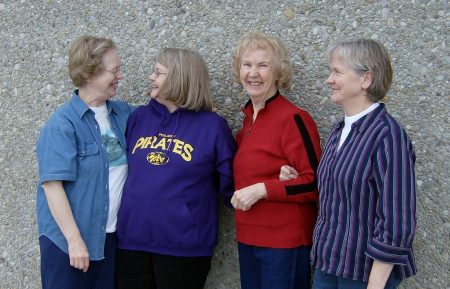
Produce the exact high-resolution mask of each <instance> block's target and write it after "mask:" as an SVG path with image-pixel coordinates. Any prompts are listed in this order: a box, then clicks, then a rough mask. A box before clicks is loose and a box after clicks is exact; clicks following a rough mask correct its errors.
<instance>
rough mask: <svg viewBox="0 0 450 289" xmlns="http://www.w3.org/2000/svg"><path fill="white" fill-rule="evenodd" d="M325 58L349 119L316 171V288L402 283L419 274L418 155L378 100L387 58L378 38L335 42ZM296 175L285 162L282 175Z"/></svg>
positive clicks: (334, 94)
mask: <svg viewBox="0 0 450 289" xmlns="http://www.w3.org/2000/svg"><path fill="white" fill-rule="evenodd" d="M328 61H329V64H330V70H331V71H330V75H329V77H328V78H327V80H326V83H327V84H328V85H329V86H330V88H331V97H330V98H331V101H332V102H334V103H335V104H337V105H338V106H339V107H340V108H341V109H342V110H343V112H344V114H345V116H344V119H343V120H342V121H340V122H339V123H337V124H336V125H335V126H334V127H333V129H332V132H331V135H330V137H329V139H328V142H327V144H326V145H325V150H324V154H323V156H322V159H321V161H320V164H319V168H318V173H317V174H318V187H319V199H320V208H319V216H318V219H317V223H316V226H315V229H314V237H313V248H312V251H311V262H312V264H313V266H314V267H315V274H314V279H313V288H314V289H323V288H326V289H332V288H345V289H350V288H368V289H378V288H397V286H398V284H399V283H400V281H401V280H402V279H403V278H405V277H410V276H412V275H414V274H415V273H416V266H415V260H414V255H413V249H412V243H413V239H414V234H415V230H416V189H415V175H414V162H415V154H414V150H413V147H412V143H411V141H410V139H409V138H408V136H407V134H406V132H405V130H404V129H403V128H402V127H401V126H400V125H399V124H398V122H397V121H396V120H395V119H394V118H393V117H392V116H391V115H389V114H388V112H387V110H386V107H385V105H384V104H382V103H380V100H381V99H383V98H384V96H385V95H386V93H387V92H388V90H389V88H390V85H391V82H392V67H391V64H390V57H389V54H388V52H387V51H386V49H385V48H384V47H383V46H382V45H381V44H380V43H378V42H377V41H374V40H369V39H359V40H355V41H346V42H341V43H339V44H337V45H336V46H334V47H333V48H332V49H331V50H330V52H329V54H328ZM295 177H296V171H295V170H294V169H292V168H291V167H288V166H284V167H282V169H281V173H280V179H282V180H288V179H292V178H295Z"/></svg>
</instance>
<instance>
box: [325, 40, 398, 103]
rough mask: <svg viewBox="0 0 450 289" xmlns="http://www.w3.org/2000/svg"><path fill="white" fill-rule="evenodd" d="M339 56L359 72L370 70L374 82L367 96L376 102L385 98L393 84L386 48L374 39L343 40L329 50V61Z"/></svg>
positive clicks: (389, 59)
mask: <svg viewBox="0 0 450 289" xmlns="http://www.w3.org/2000/svg"><path fill="white" fill-rule="evenodd" d="M333 57H339V58H340V59H341V60H342V61H344V62H345V63H346V64H347V65H348V67H349V68H351V69H353V70H354V71H355V72H357V73H365V72H370V73H371V74H372V83H371V84H370V86H369V88H368V89H367V97H368V98H369V99H370V100H371V101H374V102H377V101H379V100H381V99H383V98H384V97H385V96H386V94H387V92H388V91H389V88H390V87H391V84H392V66H391V58H390V56H389V53H388V52H387V50H386V48H385V47H384V46H383V45H382V44H381V43H379V42H378V41H376V40H373V39H357V40H350V41H342V42H339V43H338V44H336V45H335V46H333V47H332V48H331V49H330V50H329V52H328V61H329V62H331V60H332V59H333Z"/></svg>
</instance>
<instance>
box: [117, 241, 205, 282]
mask: <svg viewBox="0 0 450 289" xmlns="http://www.w3.org/2000/svg"><path fill="white" fill-rule="evenodd" d="M116 258H117V267H116V270H117V274H116V276H117V289H155V288H158V289H202V288H203V287H204V285H205V282H206V278H207V277H208V273H209V270H210V269H211V257H210V256H206V257H203V256H202V257H177V256H168V255H160V254H153V253H147V252H142V251H130V250H121V249H119V250H118V252H117V257H116Z"/></svg>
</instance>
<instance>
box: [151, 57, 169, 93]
mask: <svg viewBox="0 0 450 289" xmlns="http://www.w3.org/2000/svg"><path fill="white" fill-rule="evenodd" d="M167 73H168V69H167V67H165V66H164V65H162V64H161V63H159V62H156V64H155V69H154V71H153V72H152V74H150V76H149V79H150V83H151V89H152V91H151V92H150V97H151V98H153V99H156V100H159V99H160V98H161V96H160V95H159V89H160V87H161V86H162V85H163V84H164V82H165V81H166V78H167Z"/></svg>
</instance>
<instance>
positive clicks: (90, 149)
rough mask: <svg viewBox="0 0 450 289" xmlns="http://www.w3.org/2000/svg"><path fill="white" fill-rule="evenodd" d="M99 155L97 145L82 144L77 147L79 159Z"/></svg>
mask: <svg viewBox="0 0 450 289" xmlns="http://www.w3.org/2000/svg"><path fill="white" fill-rule="evenodd" d="M96 153H98V146H97V144H96V143H90V144H80V145H79V146H78V147H77V157H87V156H91V155H95V154H96Z"/></svg>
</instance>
